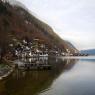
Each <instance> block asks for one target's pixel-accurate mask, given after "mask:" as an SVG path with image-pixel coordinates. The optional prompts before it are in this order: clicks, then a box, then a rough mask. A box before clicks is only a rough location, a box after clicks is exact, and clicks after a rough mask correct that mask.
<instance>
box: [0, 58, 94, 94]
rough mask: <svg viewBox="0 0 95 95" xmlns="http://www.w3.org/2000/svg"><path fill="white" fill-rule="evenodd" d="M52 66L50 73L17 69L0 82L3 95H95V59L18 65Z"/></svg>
mask: <svg viewBox="0 0 95 95" xmlns="http://www.w3.org/2000/svg"><path fill="white" fill-rule="evenodd" d="M32 61H33V62H41V63H45V64H50V65H51V66H52V69H51V70H39V71H36V70H32V71H25V70H21V69H20V68H16V70H15V71H14V72H13V74H12V75H11V76H9V77H8V78H7V79H5V80H3V81H0V95H95V59H94V58H91V57H90V58H49V59H48V58H40V59H27V60H24V59H23V60H17V61H16V62H18V63H19V66H20V63H21V64H23V63H29V62H30V63H31V62H32Z"/></svg>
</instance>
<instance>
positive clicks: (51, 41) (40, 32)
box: [0, 0, 78, 53]
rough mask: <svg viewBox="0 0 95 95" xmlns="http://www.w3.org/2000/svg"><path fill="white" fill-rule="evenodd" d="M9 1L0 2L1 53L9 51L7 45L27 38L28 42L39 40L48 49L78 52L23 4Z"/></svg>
mask: <svg viewBox="0 0 95 95" xmlns="http://www.w3.org/2000/svg"><path fill="white" fill-rule="evenodd" d="M10 1H11V0H8V1H6V0H2V1H0V48H1V49H3V51H6V50H8V49H9V44H11V43H15V41H17V42H21V41H22V40H23V39H25V38H27V39H28V40H30V41H32V40H33V39H40V41H41V42H42V43H44V44H46V45H47V46H48V48H49V49H53V48H54V47H55V46H56V47H57V48H59V49H60V50H61V51H64V52H67V49H68V50H69V51H71V52H72V53H74V52H75V51H77V52H78V50H77V49H76V48H75V47H74V46H73V45H72V44H71V43H67V41H65V40H63V39H61V38H60V37H59V36H58V35H57V34H56V33H55V32H54V31H53V29H52V28H51V27H50V26H49V25H47V24H46V23H44V22H42V21H41V20H39V19H38V18H36V17H35V16H34V15H32V14H31V13H30V12H29V11H28V9H27V8H24V5H23V4H20V3H19V2H16V4H14V3H13V2H10ZM20 5H21V6H20ZM22 6H23V7H22ZM14 40H15V41H14Z"/></svg>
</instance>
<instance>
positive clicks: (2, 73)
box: [0, 60, 15, 80]
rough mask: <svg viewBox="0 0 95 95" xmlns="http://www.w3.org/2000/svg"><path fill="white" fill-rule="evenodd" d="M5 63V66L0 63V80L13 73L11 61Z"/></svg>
mask: <svg viewBox="0 0 95 95" xmlns="http://www.w3.org/2000/svg"><path fill="white" fill-rule="evenodd" d="M5 63H6V64H4V63H3V64H2V63H1V66H0V80H3V79H5V78H7V77H8V76H9V75H10V74H11V73H12V72H13V71H14V68H15V66H14V65H13V62H12V61H10V60H5Z"/></svg>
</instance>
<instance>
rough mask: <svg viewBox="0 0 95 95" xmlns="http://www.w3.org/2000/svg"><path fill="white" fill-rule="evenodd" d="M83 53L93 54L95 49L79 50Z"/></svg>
mask: <svg viewBox="0 0 95 95" xmlns="http://www.w3.org/2000/svg"><path fill="white" fill-rule="evenodd" d="M80 52H81V53H83V54H89V55H95V49H88V50H81V51H80Z"/></svg>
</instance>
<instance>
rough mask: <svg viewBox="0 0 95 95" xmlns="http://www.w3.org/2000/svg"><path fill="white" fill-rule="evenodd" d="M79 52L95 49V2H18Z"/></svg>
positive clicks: (40, 0) (34, 0) (41, 0)
mask: <svg viewBox="0 0 95 95" xmlns="http://www.w3.org/2000/svg"><path fill="white" fill-rule="evenodd" d="M18 1H20V2H22V3H23V4H24V5H25V6H26V7H27V8H28V9H29V10H31V11H32V12H33V13H34V14H36V15H37V17H39V18H40V19H41V20H43V21H45V22H46V23H48V24H49V25H50V26H51V27H52V28H53V29H54V31H55V32H56V33H57V34H58V35H59V36H60V37H61V38H63V39H65V40H68V41H70V42H71V43H72V44H74V45H75V46H76V47H77V48H78V49H79V50H81V49H90V48H91V49H92V48H95V0H18Z"/></svg>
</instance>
